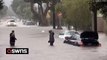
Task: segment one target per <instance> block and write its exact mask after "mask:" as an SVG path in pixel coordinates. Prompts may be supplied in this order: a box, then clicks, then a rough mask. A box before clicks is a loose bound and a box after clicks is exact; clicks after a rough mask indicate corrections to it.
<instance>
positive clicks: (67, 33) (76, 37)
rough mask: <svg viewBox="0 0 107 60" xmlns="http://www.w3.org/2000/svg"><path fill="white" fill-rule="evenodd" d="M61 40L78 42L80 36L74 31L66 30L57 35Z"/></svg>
mask: <svg viewBox="0 0 107 60" xmlns="http://www.w3.org/2000/svg"><path fill="white" fill-rule="evenodd" d="M59 38H62V39H63V40H68V39H69V40H80V34H79V33H78V32H77V31H75V30H67V31H64V32H62V33H60V34H59Z"/></svg>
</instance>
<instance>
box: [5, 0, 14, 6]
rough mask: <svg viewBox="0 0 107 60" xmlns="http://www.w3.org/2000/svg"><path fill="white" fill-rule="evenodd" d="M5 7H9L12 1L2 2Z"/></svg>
mask: <svg viewBox="0 0 107 60" xmlns="http://www.w3.org/2000/svg"><path fill="white" fill-rule="evenodd" d="M3 1H4V4H5V5H6V6H8V7H9V6H10V5H11V3H12V1H13V0H3Z"/></svg>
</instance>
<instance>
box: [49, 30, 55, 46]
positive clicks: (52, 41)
mask: <svg viewBox="0 0 107 60" xmlns="http://www.w3.org/2000/svg"><path fill="white" fill-rule="evenodd" d="M54 41H55V39H54V32H53V31H52V30H49V41H48V43H50V46H53V43H54Z"/></svg>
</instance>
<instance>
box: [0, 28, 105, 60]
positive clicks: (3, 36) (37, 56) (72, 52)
mask: <svg viewBox="0 0 107 60" xmlns="http://www.w3.org/2000/svg"><path fill="white" fill-rule="evenodd" d="M13 29H14V30H15V33H16V37H17V41H16V46H15V48H29V50H30V51H29V54H28V55H7V54H6V48H9V47H10V46H9V33H10V32H11V30H13ZM50 29H52V28H50V27H45V28H44V27H29V28H28V27H23V28H22V27H13V28H8V27H7V28H6V27H5V28H3V27H2V28H0V60H107V53H106V52H107V47H106V46H107V36H106V35H105V34H103V33H99V37H100V39H99V41H100V43H101V45H102V46H101V47H77V46H72V45H69V44H64V43H63V40H61V39H60V38H58V36H57V31H55V44H54V46H53V47H51V46H49V44H48V30H50ZM42 30H44V32H42Z"/></svg>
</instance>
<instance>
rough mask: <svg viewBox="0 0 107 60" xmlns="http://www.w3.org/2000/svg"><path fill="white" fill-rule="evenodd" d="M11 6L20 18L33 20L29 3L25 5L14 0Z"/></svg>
mask: <svg viewBox="0 0 107 60" xmlns="http://www.w3.org/2000/svg"><path fill="white" fill-rule="evenodd" d="M11 6H12V9H13V10H14V12H15V13H16V14H17V15H18V16H19V18H24V19H32V12H31V10H30V4H29V3H25V2H24V1H23V0H13V3H12V5H11Z"/></svg>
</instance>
